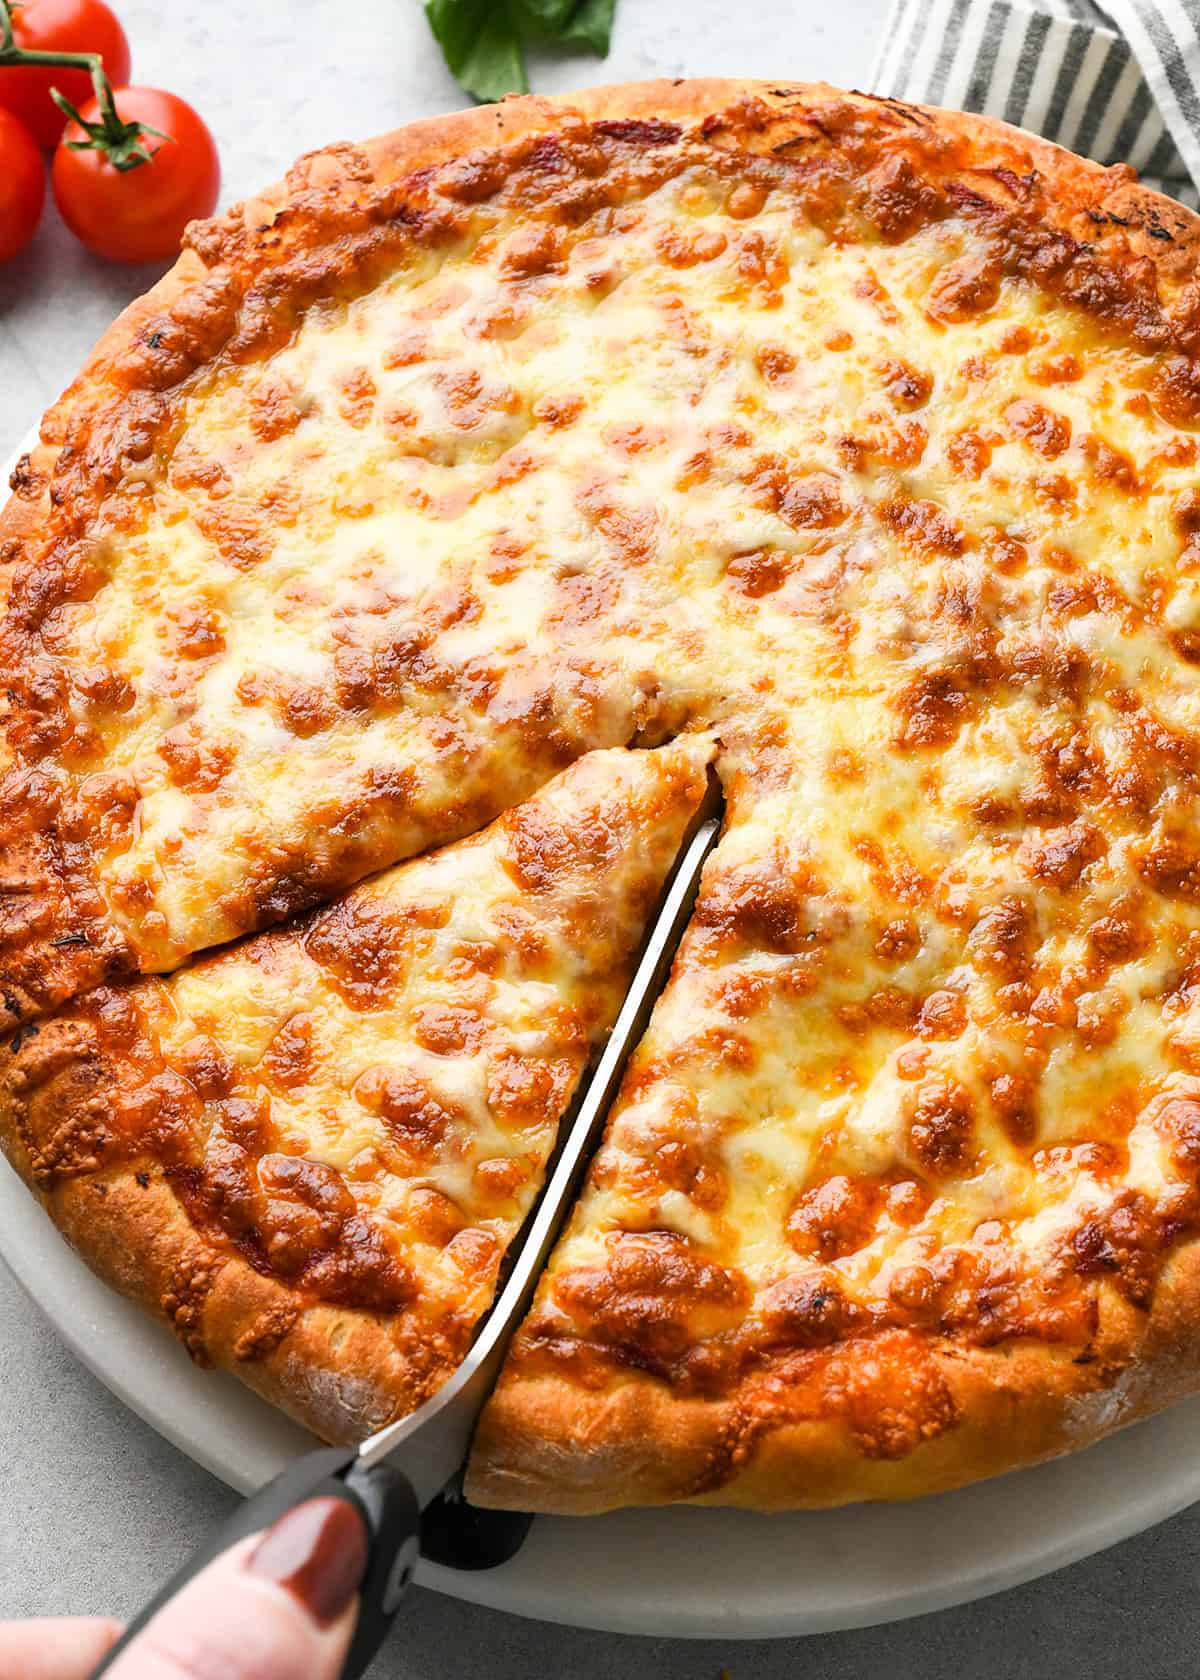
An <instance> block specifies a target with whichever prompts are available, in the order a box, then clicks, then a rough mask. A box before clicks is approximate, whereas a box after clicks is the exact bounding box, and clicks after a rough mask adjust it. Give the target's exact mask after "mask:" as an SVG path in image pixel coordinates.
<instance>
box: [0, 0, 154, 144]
mask: <svg viewBox="0 0 1200 1680" xmlns="http://www.w3.org/2000/svg"><path fill="white" fill-rule="evenodd" d="M12 20H13V39H14V40H15V41H16V43H17V45H18V46H19V47H31V48H36V49H37V51H39V52H89V53H99V54H100V56H101V58H102V59H103V60H104V69H105V72H106V74H107V76H108V79H109V81H110V82H127V81H128V80H129V42H128V41H127V40H126V39H125V31H124V30H123V29H122V28H121V25H120V24H119V23H118V22H117V20H116V18H115V16H114V15H113V13H112V12H110V11H109V9H108V7H107V6H106V5H105V4H104V0H21V3H20V4H19V5H17V6H14V7H13V14H12ZM52 87H56V88H57V89H58V91H59V92H60V93H65V94H66V96H67V98H68V99H69V100H70V101H71V103H72V105H82V104H83V102H84V100H85V99H90V98H91V97H92V78H91V76H90V75H89V74H88V72H87V71H86V70H73V69H71V68H69V67H64V66H62V65H59V66H57V67H55V68H51V67H50V66H47V65H41V64H8V65H5V66H4V67H3V68H2V69H0V105H2V106H4V107H5V108H6V109H7V110H9V111H12V112H13V113H14V114H15V115H16V116H18V117H20V119H21V121H22V122H23V123H24V124H25V126H26V128H28V129H29V131H30V133H31V134H32V135H33V137H34V139H35V140H37V141H38V143H39V144H40V145H43V146H55V145H57V144H58V137H59V135H60V134H61V133H62V131H63V124H64V123H65V122H66V118H65V117H64V116H63V114H62V112H61V111H60V110H59V108H58V106H57V105H56V104H55V103H54V101H53V100H52V99H51V97H50V89H51V88H52Z"/></svg>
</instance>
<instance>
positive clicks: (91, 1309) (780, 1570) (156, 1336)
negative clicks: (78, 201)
mask: <svg viewBox="0 0 1200 1680" xmlns="http://www.w3.org/2000/svg"><path fill="white" fill-rule="evenodd" d="M31 441H32V438H29V439H26V441H25V443H24V445H23V447H25V448H28V447H29V445H30V443H31ZM13 459H14V460H15V457H14V458H13ZM12 465H13V461H9V462H8V463H7V464H6V466H5V468H4V476H5V478H7V476H8V473H9V472H10V471H11V468H12ZM0 1257H3V1259H4V1260H5V1261H6V1262H7V1263H8V1265H9V1267H10V1268H11V1270H12V1271H13V1273H14V1275H15V1276H16V1278H17V1279H18V1281H19V1282H20V1283H21V1285H22V1286H23V1288H24V1289H25V1290H26V1292H27V1293H28V1294H29V1295H30V1297H31V1298H32V1299H33V1300H34V1301H35V1302H36V1303H37V1305H38V1306H39V1307H40V1308H41V1310H42V1312H43V1313H44V1314H45V1315H46V1317H47V1318H48V1319H49V1321H50V1323H51V1324H52V1325H53V1326H54V1328H55V1330H56V1331H57V1332H58V1334H59V1335H60V1336H61V1337H62V1338H63V1340H64V1341H65V1342H66V1343H67V1345H68V1346H69V1347H70V1348H71V1349H72V1350H73V1351H74V1353H75V1354H76V1355H77V1356H78V1357H79V1358H80V1359H81V1360H82V1361H83V1363H84V1364H85V1365H86V1366H87V1367H88V1369H89V1370H90V1371H92V1372H93V1373H94V1374H95V1375H96V1376H97V1377H98V1378H99V1379H100V1381H101V1382H103V1383H104V1384H105V1385H106V1387H108V1388H109V1389H111V1390H112V1392H113V1393H114V1394H116V1395H117V1396H118V1398H119V1399H121V1400H122V1401H124V1403H125V1404H126V1405H127V1406H129V1407H130V1408H131V1410H133V1411H134V1412H136V1413H137V1414H138V1416H139V1417H141V1418H144V1419H145V1420H146V1422H147V1423H149V1424H151V1425H152V1426H153V1428H155V1429H157V1430H158V1432H159V1433H160V1434H161V1435H164V1436H166V1438H167V1439H168V1440H169V1441H171V1442H173V1443H174V1445H175V1446H177V1447H178V1448H179V1449H180V1451H182V1452H185V1453H187V1454H188V1456H189V1457H191V1458H193V1459H195V1460H196V1461H197V1463H199V1464H202V1465H203V1466H204V1467H205V1468H206V1469H207V1470H210V1471H211V1472H212V1473H213V1474H214V1475H216V1476H219V1477H220V1478H221V1480H222V1481H224V1482H227V1483H228V1484H229V1485H230V1486H231V1487H234V1488H236V1489H238V1490H239V1491H240V1492H243V1493H246V1492H249V1491H250V1490H251V1489H252V1488H255V1487H258V1486H259V1485H260V1484H261V1483H262V1482H264V1481H266V1480H267V1479H268V1478H269V1477H271V1476H273V1475H275V1474H276V1472H277V1471H278V1470H280V1469H281V1468H282V1467H283V1465H284V1464H285V1463H286V1462H287V1460H288V1459H289V1458H291V1457H294V1456H295V1455H296V1454H298V1453H300V1452H303V1451H305V1450H306V1449H307V1448H309V1447H311V1446H312V1445H313V1442H312V1438H311V1437H310V1436H308V1435H306V1434H305V1432H304V1431H303V1430H301V1429H299V1428H298V1427H297V1426H296V1425H295V1424H293V1423H290V1422H289V1421H288V1420H287V1419H286V1418H284V1417H283V1416H282V1414H280V1413H279V1412H276V1411H275V1410H274V1409H273V1408H272V1407H270V1406H268V1405H266V1404H265V1402H263V1401H261V1400H259V1399H257V1398H256V1397H255V1396H254V1395H252V1394H251V1393H249V1391H248V1390H246V1389H244V1388H242V1387H241V1385H240V1384H239V1383H237V1382H236V1381H235V1380H234V1379H233V1378H232V1377H229V1376H225V1375H222V1374H214V1373H212V1372H205V1371H200V1370H197V1368H196V1367H195V1366H194V1365H193V1364H192V1363H191V1361H190V1360H189V1359H188V1357H187V1354H186V1353H185V1352H184V1350H183V1348H182V1347H181V1346H180V1345H179V1343H178V1342H176V1341H175V1340H174V1338H173V1337H172V1336H171V1335H170V1334H169V1332H167V1331H166V1330H165V1329H163V1328H161V1327H160V1326H159V1325H157V1324H156V1323H154V1322H153V1321H152V1320H151V1319H150V1318H148V1317H147V1316H146V1315H145V1314H143V1313H142V1312H141V1311H140V1310H139V1309H138V1308H136V1307H133V1306H131V1305H130V1304H129V1303H128V1302H126V1301H124V1300H122V1299H120V1297H118V1296H117V1295H114V1294H113V1293H112V1292H111V1291H110V1290H108V1289H107V1288H106V1287H105V1286H104V1285H103V1284H101V1283H100V1282H99V1281H98V1280H97V1279H96V1278H95V1277H93V1276H92V1274H91V1272H89V1271H88V1269H87V1267H86V1266H85V1265H84V1264H83V1262H82V1261H81V1260H80V1259H79V1258H78V1256H77V1255H76V1254H75V1253H74V1251H73V1250H72V1249H71V1248H69V1247H68V1245H67V1244H66V1242H64V1240H63V1239H62V1238H61V1237H60V1236H59V1234H58V1232H57V1231H56V1230H55V1229H54V1227H53V1226H52V1225H51V1223H50V1221H49V1220H48V1219H47V1218H46V1216H45V1214H44V1213H43V1212H42V1210H41V1209H40V1208H39V1207H38V1205H37V1204H36V1202H35V1201H34V1200H33V1198H32V1197H31V1196H30V1195H29V1194H28V1192H27V1191H26V1190H25V1188H24V1186H23V1185H22V1184H21V1182H20V1180H19V1179H18V1178H17V1177H16V1175H15V1174H14V1173H13V1172H12V1170H11V1169H10V1168H9V1167H8V1166H7V1164H5V1163H3V1162H2V1161H0ZM0 1334H2V1333H0ZM46 1426H47V1427H52V1426H53V1423H52V1420H51V1419H47V1420H46ZM1197 1499H1200V1400H1195V1401H1190V1402H1188V1403H1186V1404H1184V1405H1181V1406H1176V1407H1175V1408H1173V1409H1172V1410H1171V1411H1169V1412H1165V1413H1163V1414H1162V1415H1161V1416H1159V1417H1157V1418H1152V1419H1151V1420H1150V1421H1149V1422H1147V1423H1143V1424H1139V1425H1137V1426H1136V1427H1135V1428H1133V1429H1129V1430H1126V1431H1124V1432H1123V1433H1122V1434H1119V1435H1116V1436H1114V1437H1112V1438H1111V1439H1110V1440H1108V1441H1105V1442H1102V1443H1101V1444H1100V1445H1099V1446H1096V1447H1092V1448H1090V1449H1089V1450H1088V1451H1086V1452H1082V1453H1075V1454H1074V1455H1072V1456H1071V1457H1069V1458H1065V1459H1059V1460H1057V1461H1056V1462H1054V1463H1052V1464H1046V1465H1041V1466H1039V1467H1037V1468H1035V1469H1032V1470H1024V1471H1021V1472H1019V1473H1018V1474H1015V1475H1010V1476H1002V1477H999V1478H998V1479H996V1480H995V1481H991V1482H984V1483H981V1484H980V1485H979V1486H976V1487H972V1488H965V1489H963V1490H962V1491H961V1492H958V1493H949V1494H940V1495H938V1496H936V1497H934V1498H930V1499H923V1500H918V1501H915V1502H913V1503H910V1504H905V1505H856V1506H850V1507H847V1508H845V1509H843V1510H839V1511H818V1512H796V1513H792V1514H788V1515H780V1516H769V1517H768V1516H755V1515H752V1514H750V1513H747V1512H740V1511H719V1510H696V1509H687V1508H684V1507H681V1506H677V1507H674V1508H672V1509H667V1510H658V1511H623V1512H618V1513H616V1514H614V1515H612V1516H607V1517H588V1518H573V1519H571V1518H551V1517H543V1518H539V1519H538V1521H537V1522H536V1523H535V1524H534V1526H533V1529H532V1531H531V1534H530V1537H529V1539H528V1541H527V1542H526V1544H525V1546H524V1548H523V1549H522V1551H521V1552H520V1553H519V1554H518V1556H517V1557H516V1558H514V1559H513V1560H512V1561H511V1562H510V1563H508V1564H505V1565H504V1566H503V1567H502V1568H500V1569H496V1570H491V1571H488V1572H484V1573H481V1574H460V1573H458V1572H457V1571H455V1570H449V1569H442V1568H439V1567H438V1566H436V1565H433V1564H427V1563H422V1564H421V1565H420V1567H419V1568H418V1571H417V1579H418V1581H420V1582H421V1583H422V1584H423V1585H424V1586H427V1587H432V1588H433V1589H435V1590H436V1591H438V1592H444V1593H449V1594H451V1595H453V1596H454V1597H457V1598H461V1599H467V1600H469V1601H470V1602H472V1603H475V1604H484V1605H488V1606H490V1607H492V1608H494V1609H497V1610H509V1611H512V1612H514V1613H515V1614H517V1615H521V1616H532V1617H536V1618H538V1619H540V1620H542V1621H549V1622H565V1623H569V1624H572V1625H575V1626H580V1627H591V1628H604V1629H610V1630H612V1631H615V1632H620V1633H645V1634H657V1635H669V1636H675V1637H681V1638H697V1639H699V1638H721V1639H726V1640H728V1639H750V1638H760V1639H761V1638H779V1637H785V1636H789V1635H796V1634H804V1633H825V1632H831V1631H834V1630H837V1629H841V1628H852V1627H865V1626H869V1625H870V1624H872V1623H876V1622H888V1621H897V1620H900V1619H901V1618H903V1617H906V1616H918V1615H921V1614H923V1613H924V1612H925V1611H929V1610H940V1609H944V1608H946V1607H947V1606H949V1605H952V1604H962V1603H965V1602H967V1601H968V1600H970V1599H974V1598H981V1597H983V1596H984V1595H985V1594H987V1593H993V1592H999V1591H1001V1590H1002V1589H1004V1588H1005V1587H1013V1586H1017V1585H1018V1584H1019V1583H1021V1582H1022V1581H1030V1580H1033V1579H1035V1578H1036V1577H1037V1576H1039V1575H1045V1574H1048V1573H1049V1572H1050V1571H1051V1570H1053V1569H1060V1568H1062V1567H1063V1565H1064V1564H1068V1563H1074V1562H1076V1561H1077V1560H1078V1559H1079V1558H1083V1557H1087V1556H1089V1555H1090V1554H1091V1553H1093V1552H1098V1551H1100V1550H1102V1549H1103V1548H1104V1547H1105V1546H1111V1545H1113V1544H1115V1543H1116V1542H1117V1541H1118V1540H1124V1539H1127V1538H1128V1537H1129V1536H1130V1535H1132V1534H1138V1533H1140V1532H1141V1531H1142V1530H1143V1529H1146V1528H1149V1527H1151V1526H1152V1525H1153V1524H1154V1523H1156V1522H1162V1521H1163V1520H1164V1518H1166V1517H1170V1516H1173V1515H1174V1514H1175V1513H1176V1512H1177V1511H1181V1510H1183V1508H1184V1507H1185V1506H1187V1505H1190V1504H1192V1503H1193V1502H1194V1501H1195V1500H1197Z"/></svg>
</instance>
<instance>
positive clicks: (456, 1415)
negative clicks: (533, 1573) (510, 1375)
mask: <svg viewBox="0 0 1200 1680" xmlns="http://www.w3.org/2000/svg"><path fill="white" fill-rule="evenodd" d="M719 808H720V795H719V791H718V790H717V789H716V786H715V783H713V784H711V785H710V789H709V794H708V796H707V797H706V799H705V800H704V802H703V804H702V805H701V808H700V810H699V812H698V813H697V816H696V818H695V819H694V821H693V823H692V827H691V832H690V837H689V838H688V839H686V840H685V842H684V845H683V847H682V848H681V850H680V856H679V860H678V862H677V864H676V866H675V869H674V871H673V873H672V875H671V878H670V881H669V883H668V885H667V888H666V891H665V893H664V895H663V899H662V904H661V908H660V910H659V912H658V915H657V917H656V918H655V921H654V923H653V925H652V927H651V929H650V932H649V935H648V937H647V939H646V941H645V943H644V945H643V947H642V954H641V957H640V959H639V961H638V964H637V969H636V971H635V973H634V977H633V981H632V983H631V985H630V987H629V990H628V991H627V992H626V994H625V999H624V1002H623V1003H622V1005H621V1009H620V1012H619V1013H618V1015H617V1019H616V1023H615V1025H614V1026H613V1030H612V1033H611V1035H610V1036H609V1039H608V1042H607V1044H606V1045H605V1047H604V1051H603V1053H602V1055H601V1057H600V1060H599V1061H598V1063H597V1064H596V1068H595V1071H594V1072H593V1073H592V1074H591V1076H590V1078H588V1080H587V1082H586V1085H585V1086H584V1088H583V1090H582V1092H581V1095H580V1098H579V1099H578V1100H577V1107H576V1110H575V1115H574V1118H573V1119H572V1120H571V1122H570V1123H569V1126H568V1129H567V1131H566V1135H565V1139H564V1140H563V1141H562V1143H561V1145H560V1148H559V1152H558V1156H557V1160H556V1162H555V1164H554V1165H553V1167H552V1169H551V1172H550V1175H549V1177H548V1179H547V1182H546V1185H545V1188H544V1189H543V1191H542V1193H541V1197H540V1199H539V1201H538V1202H537V1205H536V1207H535V1208H534V1211H533V1213H532V1215H531V1217H530V1220H529V1222H528V1224H527V1227H526V1230H525V1233H524V1236H523V1237H521V1238H519V1239H518V1247H517V1248H516V1251H515V1253H512V1252H511V1251H510V1269H509V1272H508V1277H507V1280H506V1282H505V1283H504V1286H503V1288H502V1289H501V1291H500V1293H499V1295H498V1296H497V1298H496V1301H495V1304H494V1305H493V1306H492V1308H491V1311H490V1312H489V1313H488V1314H487V1316H486V1317H485V1318H484V1319H483V1320H482V1322H481V1326H480V1328H479V1331H478V1333H477V1334H476V1337H475V1340H474V1342H473V1343H472V1345H471V1349H470V1352H469V1353H468V1354H467V1357H466V1359H465V1360H464V1361H463V1363H462V1364H461V1365H460V1366H459V1367H458V1369H457V1371H455V1373H454V1375H453V1376H452V1377H450V1378H449V1379H448V1380H447V1381H446V1382H445V1383H444V1384H443V1385H442V1387H441V1388H440V1389H439V1390H438V1391H437V1393H436V1394H434V1395H433V1396H432V1397H431V1398H430V1399H428V1400H427V1401H426V1402H425V1404H424V1405H423V1406H420V1407H418V1409H417V1410H416V1411H415V1412H411V1413H410V1414H409V1415H408V1416H407V1417H405V1418H401V1419H400V1420H399V1421H398V1422H396V1423H393V1424H389V1425H388V1427H387V1428H386V1429H381V1430H380V1431H379V1432H378V1434H375V1435H372V1436H370V1437H369V1438H368V1439H367V1440H366V1441H364V1442H363V1443H362V1445H361V1447H360V1448H359V1464H360V1465H361V1466H362V1468H363V1469H365V1470H366V1469H370V1468H371V1467H372V1466H374V1465H376V1464H379V1463H381V1462H382V1461H383V1460H384V1459H386V1460H388V1462H389V1463H390V1464H393V1465H395V1466H396V1467H397V1468H398V1469H400V1470H402V1471H403V1472H404V1473H405V1475H406V1476H407V1477H408V1478H409V1480H410V1481H411V1482H412V1484H413V1487H414V1488H415V1490H416V1493H417V1497H418V1499H419V1501H420V1503H421V1505H422V1506H424V1505H426V1504H427V1503H428V1502H429V1501H430V1500H432V1499H433V1498H434V1497H435V1496H436V1495H437V1494H438V1493H439V1492H441V1490H442V1489H443V1488H444V1487H445V1486H446V1484H447V1482H449V1480H450V1479H451V1477H452V1476H454V1475H455V1473H456V1472H457V1471H458V1470H459V1469H460V1468H461V1467H462V1465H463V1463H464V1462H465V1460H466V1456H467V1451H468V1448H469V1446H470V1443H471V1436H472V1433H473V1431H474V1427H475V1420H476V1418H477V1417H478V1415H479V1412H480V1411H481V1409H482V1407H483V1404H484V1401H485V1400H486V1399H487V1397H488V1395H489V1394H490V1393H491V1390H492V1388H493V1386H494V1384H495V1381H496V1378H497V1376H498V1375H499V1372H500V1366H501V1364H502V1362H503V1360H504V1355H505V1353H506V1352H507V1350H508V1344H509V1341H510V1339H511V1337H512V1335H513V1333H514V1331H515V1330H516V1328H517V1326H518V1325H519V1324H520V1323H521V1321H522V1320H523V1319H524V1317H525V1314H526V1312H527V1311H528V1309H529V1306H530V1303H531V1302H532V1300H533V1295H534V1290H535V1289H536V1287H537V1283H538V1279H539V1277H540V1276H541V1273H542V1269H543V1267H544V1266H545V1263H546V1261H547V1260H548V1259H549V1256H550V1251H551V1249H552V1248H553V1247H554V1244H555V1241H556V1240H557V1238H558V1234H559V1232H560V1230H561V1229H562V1226H563V1223H564V1221H565V1220H566V1217H567V1215H568V1213H569V1212H570V1210H571V1208H572V1207H573V1205H574V1203H575V1198H576V1195H577V1193H578V1191H579V1188H580V1185H581V1184H582V1181H583V1177H584V1174H585V1172H586V1171H587V1166H588V1163H589V1161H590V1160H591V1157H592V1155H593V1153H594V1152H595V1148H596V1146H597V1144H598V1143H599V1140H600V1136H601V1133H602V1131H603V1128H604V1121H605V1117H606V1115H607V1113H608V1109H609V1106H610V1104H611V1103H612V1100H613V1098H614V1097H615V1096H616V1094H617V1088H618V1086H619V1085H620V1082H621V1077H622V1075H623V1074H624V1072H625V1066H626V1063H627V1062H628V1060H629V1057H630V1055H631V1053H632V1051H633V1049H634V1047H635V1046H636V1045H637V1043H638V1042H639V1040H640V1039H641V1037H642V1035H643V1033H644V1031H645V1029H646V1025H647V1023H648V1022H649V1019H650V1015H651V1012H652V1011H653V1008H654V1005H655V1004H656V1002H657V1001H658V998H659V995H660V993H661V992H662V989H663V987H664V985H665V984H666V980H667V975H668V973H669V972H670V967H671V962H672V960H673V958H674V955H675V951H676V948H677V947H678V945H679V941H680V939H681V937H682V935H683V930H684V928H685V927H686V925H687V922H688V918H689V917H690V915H691V912H692V906H693V905H694V903H695V901H696V894H697V891H698V889H699V884H700V873H701V870H702V869H703V866H704V862H705V859H706V858H707V857H708V855H709V853H710V852H711V851H712V849H713V847H714V846H715V845H716V842H717V837H718V835H719V833H720V826H721V824H720V817H719V815H716V814H713V813H714V812H717V811H719Z"/></svg>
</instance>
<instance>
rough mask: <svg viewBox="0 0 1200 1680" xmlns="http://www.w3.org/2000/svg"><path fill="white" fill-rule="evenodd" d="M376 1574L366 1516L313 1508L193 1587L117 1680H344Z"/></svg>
mask: <svg viewBox="0 0 1200 1680" xmlns="http://www.w3.org/2000/svg"><path fill="white" fill-rule="evenodd" d="M366 1565H367V1534H366V1529H365V1527H364V1525H363V1522H362V1519H361V1518H360V1517H359V1516H358V1514H357V1513H356V1512H355V1511H354V1510H353V1509H352V1507H351V1506H349V1505H347V1504H346V1503H345V1501H344V1500H341V1499H310V1500H309V1501H308V1502H307V1503H306V1504H304V1505H298V1506H296V1508H295V1509H294V1510H291V1511H288V1512H287V1513H286V1514H285V1515H284V1516H282V1517H280V1519H279V1521H278V1522H277V1523H276V1524H275V1525H274V1527H273V1528H269V1529H267V1531H266V1533H265V1534H258V1535H253V1536H251V1538H250V1539H248V1540H242V1541H240V1542H239V1543H238V1544H237V1545H236V1546H233V1547H231V1548H230V1550H229V1551H227V1552H223V1553H222V1554H221V1556H220V1557H219V1558H217V1559H216V1560H215V1562H213V1563H210V1564H209V1566H208V1568H207V1569H205V1570H203V1571H202V1572H201V1573H200V1574H199V1575H197V1576H196V1578H195V1580H194V1581H189V1583H188V1585H187V1586H186V1587H184V1589H183V1590H182V1592H180V1593H177V1594H176V1596H175V1597H174V1598H173V1599H172V1600H171V1602H170V1603H169V1604H167V1605H164V1607H163V1608H162V1609H161V1610H160V1611H159V1612H158V1614H157V1615H156V1616H155V1617H154V1618H153V1620H152V1621H150V1622H148V1623H147V1624H146V1627H145V1628H144V1629H143V1630H142V1632H141V1633H140V1634H139V1635H138V1637H137V1638H136V1639H135V1640H134V1641H133V1643H132V1644H131V1645H130V1647H129V1649H128V1650H127V1651H123V1652H122V1653H121V1655H120V1657H118V1659H117V1660H116V1662H115V1663H114V1664H113V1666H112V1668H111V1669H110V1670H109V1675H108V1680H337V1676H338V1675H339V1674H340V1673H341V1666H342V1661H343V1659H344V1657H345V1655H346V1651H347V1648H348V1647H349V1644H350V1638H351V1635H352V1633H353V1631H354V1622H355V1616H356V1613H357V1593H358V1585H359V1582H360V1581H361V1580H362V1577H363V1572H364V1571H365V1569H366Z"/></svg>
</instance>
